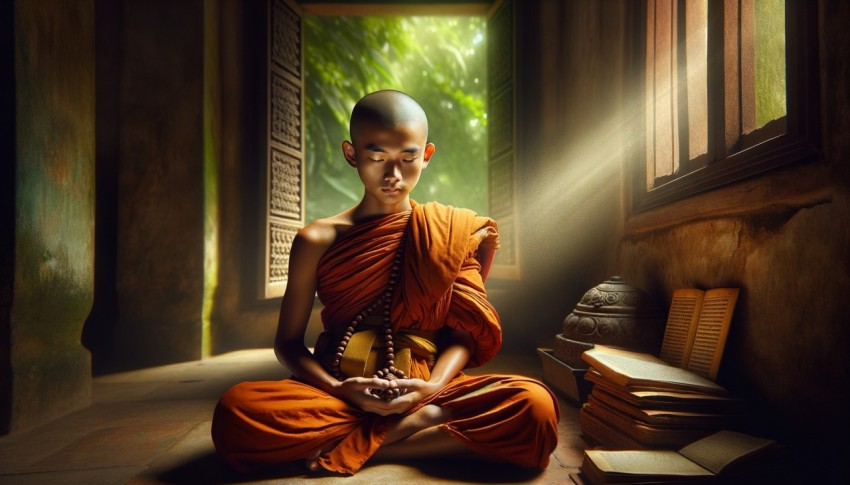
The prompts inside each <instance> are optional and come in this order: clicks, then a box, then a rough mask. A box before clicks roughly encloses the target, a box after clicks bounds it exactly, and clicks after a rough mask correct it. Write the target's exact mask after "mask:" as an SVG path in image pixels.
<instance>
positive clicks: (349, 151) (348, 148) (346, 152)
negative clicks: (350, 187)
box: [342, 140, 357, 168]
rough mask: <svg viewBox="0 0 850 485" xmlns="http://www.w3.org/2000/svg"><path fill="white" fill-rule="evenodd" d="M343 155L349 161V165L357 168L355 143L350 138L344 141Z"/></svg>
mask: <svg viewBox="0 0 850 485" xmlns="http://www.w3.org/2000/svg"><path fill="white" fill-rule="evenodd" d="M342 155H343V156H344V157H345V161H346V162H348V164H349V165H351V166H352V167H355V168H357V158H356V157H355V156H354V145H352V144H351V142H350V141H348V140H345V141H344V142H342Z"/></svg>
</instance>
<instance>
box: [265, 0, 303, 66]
mask: <svg viewBox="0 0 850 485" xmlns="http://www.w3.org/2000/svg"><path fill="white" fill-rule="evenodd" d="M271 30H272V32H271V60H272V62H273V63H274V64H275V65H277V66H278V67H280V68H282V69H284V70H286V71H287V72H289V73H290V74H292V75H293V76H295V77H296V78H297V79H301V16H299V15H298V14H297V13H296V12H295V11H294V10H293V9H292V8H290V7H289V5H287V4H286V2H284V1H283V0H274V4H273V7H272V21H271Z"/></svg>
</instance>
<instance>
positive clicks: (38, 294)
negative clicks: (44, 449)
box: [0, 0, 95, 431]
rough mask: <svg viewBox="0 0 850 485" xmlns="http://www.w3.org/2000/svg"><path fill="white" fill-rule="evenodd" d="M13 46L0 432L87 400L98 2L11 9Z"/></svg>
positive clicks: (19, 4)
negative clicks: (10, 225)
mask: <svg viewBox="0 0 850 485" xmlns="http://www.w3.org/2000/svg"><path fill="white" fill-rule="evenodd" d="M13 48H14V56H15V64H14V92H15V95H16V96H15V98H16V99H15V129H14V133H15V134H16V138H15V155H14V156H15V160H14V173H15V179H14V180H15V182H14V202H15V207H14V218H13V220H14V229H12V233H13V234H14V248H13V251H14V253H13V254H14V262H13V272H12V274H10V275H9V276H10V277H11V278H12V285H11V292H12V297H11V301H10V302H9V304H10V308H9V309H7V308H3V311H4V313H6V312H7V311H8V312H9V313H8V315H9V319H8V322H9V323H8V337H9V338H8V340H6V339H4V340H3V341H2V344H0V345H2V346H3V347H4V348H3V352H2V355H4V357H5V358H6V359H8V361H7V363H6V365H7V366H8V372H9V374H8V378H9V380H8V382H4V383H3V387H4V395H3V401H4V403H5V404H6V405H7V406H8V411H7V413H8V414H7V416H6V422H3V423H0V431H11V430H16V429H22V428H26V427H29V426H32V425H34V424H37V423H40V422H44V421H46V420H48V419H50V418H52V417H56V416H59V415H61V414H64V413H67V412H69V411H72V410H75V409H78V408H81V407H84V406H86V405H88V404H89V402H90V399H91V370H90V355H89V352H88V351H87V350H86V349H85V348H83V346H82V345H81V344H80V335H81V332H82V328H83V323H84V322H85V319H86V317H87V315H88V313H89V311H90V309H91V306H92V299H93V291H94V271H93V265H94V183H95V180H94V138H95V132H94V107H95V103H94V92H95V83H94V60H95V57H94V2H92V1H76V0H74V1H57V2H52V3H51V8H49V9H46V8H43V6H42V5H41V4H39V3H35V2H14V46H13ZM4 89H5V88H4ZM4 230H5V229H4ZM6 276H7V275H6V274H4V277H6ZM4 304H5V301H4ZM4 377H6V376H4Z"/></svg>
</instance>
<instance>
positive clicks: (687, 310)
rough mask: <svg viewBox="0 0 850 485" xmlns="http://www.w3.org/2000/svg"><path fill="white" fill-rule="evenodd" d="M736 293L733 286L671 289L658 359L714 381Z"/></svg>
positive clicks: (733, 308)
mask: <svg viewBox="0 0 850 485" xmlns="http://www.w3.org/2000/svg"><path fill="white" fill-rule="evenodd" d="M738 293H739V290H738V289H737V288H713V289H710V290H707V291H703V290H699V289H696V288H679V289H677V290H675V291H673V300H672V302H671V303H670V311H669V312H668V316H667V325H666V326H665V328H664V338H663V340H662V343H661V352H660V353H659V357H660V358H661V360H663V361H664V362H667V363H668V364H670V365H672V366H675V367H681V368H683V369H687V370H689V371H691V372H693V373H695V374H697V375H701V376H703V377H706V378H708V379H711V380H715V379H716V378H717V371H718V369H719V368H720V360H721V358H722V356H723V349H724V347H725V346H726V336H727V335H728V333H729V325H730V324H731V322H732V314H733V313H734V311H735V303H736V302H737V300H738Z"/></svg>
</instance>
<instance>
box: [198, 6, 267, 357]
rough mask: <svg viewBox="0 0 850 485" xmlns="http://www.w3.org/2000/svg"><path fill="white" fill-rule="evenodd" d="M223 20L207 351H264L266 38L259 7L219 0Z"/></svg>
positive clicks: (265, 313)
mask: <svg viewBox="0 0 850 485" xmlns="http://www.w3.org/2000/svg"><path fill="white" fill-rule="evenodd" d="M220 8H221V10H220V18H221V39H220V43H221V66H222V69H221V86H222V90H221V93H222V96H221V100H220V102H221V113H222V115H221V127H222V129H221V134H222V137H221V157H220V161H219V170H220V174H219V184H218V187H219V245H218V248H219V264H220V266H219V278H218V288H217V291H216V293H215V300H214V306H213V310H212V315H211V322H210V327H211V328H210V344H211V347H210V349H211V352H212V353H213V354H218V353H222V352H227V351H230V350H235V349H242V348H251V347H269V346H271V344H272V342H273V341H274V333H275V330H276V328H277V314H278V308H279V305H280V299H279V298H275V299H272V300H261V299H260V298H259V293H260V290H259V284H260V281H261V278H260V277H259V276H258V273H259V268H260V264H259V258H260V256H261V255H262V254H263V253H262V246H261V243H260V239H261V238H260V229H261V224H260V220H259V216H260V214H262V211H263V208H264V205H263V204H262V200H261V198H260V196H259V194H260V193H261V191H260V190H259V189H260V180H261V178H260V176H261V175H262V173H261V171H262V170H263V168H264V167H265V163H264V155H263V153H262V141H263V135H262V127H261V121H262V118H261V116H260V115H259V113H262V112H263V110H264V107H263V104H262V103H263V98H264V96H263V93H262V89H263V77H262V76H263V73H264V72H265V33H264V27H261V26H264V25H265V21H264V15H263V11H262V8H263V5H262V2H253V3H252V2H241V1H239V0H224V1H222V2H221V6H220Z"/></svg>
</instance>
